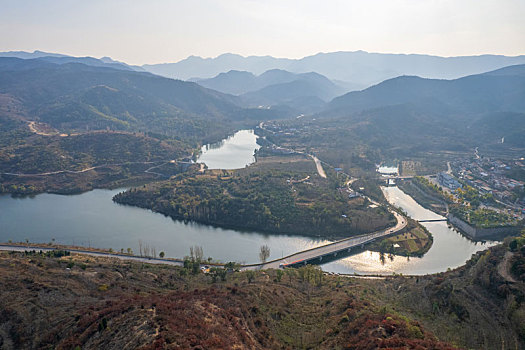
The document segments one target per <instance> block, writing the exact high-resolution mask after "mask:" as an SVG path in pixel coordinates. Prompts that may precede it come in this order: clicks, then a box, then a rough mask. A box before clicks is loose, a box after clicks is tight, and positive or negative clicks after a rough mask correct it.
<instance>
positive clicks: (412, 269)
mask: <svg viewBox="0 0 525 350" xmlns="http://www.w3.org/2000/svg"><path fill="white" fill-rule="evenodd" d="M383 193H384V194H385V197H386V198H387V200H388V201H389V202H390V203H392V204H394V205H396V206H398V207H401V208H403V210H405V211H406V212H407V213H408V215H410V216H411V217H412V218H414V219H419V220H423V219H427V220H428V219H439V218H442V216H440V215H438V214H436V213H434V212H432V211H430V210H427V209H425V208H423V207H422V206H420V205H419V204H418V203H417V202H416V201H415V200H414V199H412V197H410V196H408V195H407V194H405V193H404V192H403V191H401V190H400V189H399V188H397V187H385V188H383ZM423 225H424V226H425V227H426V228H427V230H429V231H430V232H431V233H432V235H433V237H434V243H433V245H432V247H431V248H430V250H429V251H428V252H427V253H426V254H425V255H424V256H423V257H421V258H418V257H411V258H410V259H407V258H406V257H404V256H392V257H391V258H389V257H388V256H385V259H384V260H383V261H382V259H381V255H380V254H379V253H377V252H372V251H365V252H362V253H359V254H356V255H353V256H350V257H348V258H345V259H342V260H338V261H335V262H332V263H329V264H326V265H323V266H322V268H323V269H324V270H327V271H332V272H337V273H362V274H392V273H394V272H395V273H403V274H414V275H422V274H427V273H437V272H443V271H446V270H447V269H448V268H455V267H458V266H461V265H463V264H464V263H465V261H467V260H468V259H469V258H470V257H471V255H472V254H474V253H475V252H477V251H480V250H484V249H486V248H487V247H489V246H492V245H494V244H497V242H494V241H487V242H474V241H471V240H469V239H468V238H466V237H464V236H462V235H461V234H459V233H458V232H456V231H454V230H453V229H452V228H449V227H448V226H447V223H446V222H428V223H423Z"/></svg>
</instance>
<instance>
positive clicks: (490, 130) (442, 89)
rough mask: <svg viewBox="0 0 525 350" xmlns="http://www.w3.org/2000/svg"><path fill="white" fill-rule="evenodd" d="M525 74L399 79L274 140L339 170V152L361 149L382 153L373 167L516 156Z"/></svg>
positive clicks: (339, 103) (293, 125)
mask: <svg viewBox="0 0 525 350" xmlns="http://www.w3.org/2000/svg"><path fill="white" fill-rule="evenodd" d="M524 71H525V65H521V66H513V67H509V68H508V69H504V70H501V71H499V72H498V71H496V72H494V73H487V74H480V75H474V76H469V77H465V78H461V79H456V80H434V79H423V78H419V77H398V78H395V79H391V80H387V81H385V82H383V83H381V84H378V85H375V86H373V87H370V88H368V89H366V90H362V91H358V92H350V93H348V94H345V95H343V96H340V97H337V98H335V99H334V100H332V101H331V102H330V103H329V104H328V105H327V107H326V109H325V110H324V111H323V112H320V113H318V114H316V115H314V116H313V117H311V118H301V119H300V120H297V121H294V122H288V123H286V129H285V130H282V132H281V133H279V134H276V135H274V136H272V138H273V141H274V142H276V143H277V144H281V145H283V144H290V145H291V146H292V147H298V146H307V147H314V149H316V150H317V152H322V159H326V160H329V159H331V158H334V162H332V163H333V164H340V163H338V162H339V161H338V160H337V159H336V158H338V156H336V154H338V153H341V152H340V150H341V149H355V148H356V147H357V145H362V147H363V146H364V147H367V148H369V149H370V150H371V151H373V152H376V159H375V160H374V161H375V162H380V161H381V159H384V158H390V159H392V158H396V157H411V159H414V158H417V159H420V160H423V161H424V162H427V163H428V162H431V161H432V160H436V158H429V157H428V155H429V154H433V155H437V154H439V153H446V154H452V153H451V152H453V153H456V154H466V153H471V152H472V150H473V149H474V148H475V147H479V148H480V150H483V151H484V152H495V151H497V152H506V153H507V154H508V152H509V150H510V151H512V152H518V150H519V149H523V148H525V143H524V139H523V137H521V135H522V134H523V131H524V130H525V116H524V114H523V113H524V112H525V100H524V99H523V96H525V77H524V76H523V75H522V74H523V72H524ZM292 129H293V130H294V132H293V133H290V131H289V130H292ZM287 132H288V133H287ZM312 134H315V135H316V137H315V138H311V137H307V136H308V135H312ZM502 140H504V143H502ZM339 158H341V156H339ZM345 162H346V161H345Z"/></svg>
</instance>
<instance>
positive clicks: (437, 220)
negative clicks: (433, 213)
mask: <svg viewBox="0 0 525 350" xmlns="http://www.w3.org/2000/svg"><path fill="white" fill-rule="evenodd" d="M443 221H448V219H446V218H445V219H429V220H418V222H443Z"/></svg>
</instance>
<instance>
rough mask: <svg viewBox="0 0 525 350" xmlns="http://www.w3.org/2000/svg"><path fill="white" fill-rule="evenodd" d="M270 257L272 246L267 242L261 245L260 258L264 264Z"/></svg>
mask: <svg viewBox="0 0 525 350" xmlns="http://www.w3.org/2000/svg"><path fill="white" fill-rule="evenodd" d="M269 257H270V247H268V246H267V245H266V244H265V245H262V246H261V251H260V252H259V259H260V260H261V262H262V263H263V264H264V263H265V262H266V260H267V259H268V258H269Z"/></svg>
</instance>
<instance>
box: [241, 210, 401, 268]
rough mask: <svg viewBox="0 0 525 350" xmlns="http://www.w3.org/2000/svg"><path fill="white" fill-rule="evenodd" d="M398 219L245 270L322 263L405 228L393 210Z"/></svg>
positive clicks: (250, 266) (249, 266)
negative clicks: (371, 230) (391, 224)
mask: <svg viewBox="0 0 525 350" xmlns="http://www.w3.org/2000/svg"><path fill="white" fill-rule="evenodd" d="M392 213H393V214H394V215H395V217H396V219H397V224H396V225H395V226H394V227H391V228H388V229H385V230H381V231H377V232H374V233H370V234H366V235H360V236H354V237H350V238H345V239H342V240H340V241H336V242H333V243H329V244H325V245H322V246H320V247H316V248H312V249H308V250H304V251H302V252H298V253H294V254H291V255H288V256H286V257H284V258H281V259H275V260H272V261H269V262H267V263H264V264H253V265H245V266H244V267H243V269H244V270H259V269H278V268H280V267H292V266H293V267H296V266H300V265H306V264H308V263H317V264H318V263H321V262H322V261H323V259H324V260H331V259H334V258H336V257H337V256H338V255H342V254H343V253H348V252H350V251H351V250H352V249H353V248H361V247H363V246H364V245H365V244H367V243H370V242H373V241H375V240H376V239H378V238H382V237H385V236H389V235H392V234H395V233H397V232H399V231H400V230H402V229H404V228H405V227H406V225H407V220H406V219H405V218H404V217H403V216H402V215H399V214H398V213H396V212H395V211H392Z"/></svg>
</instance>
